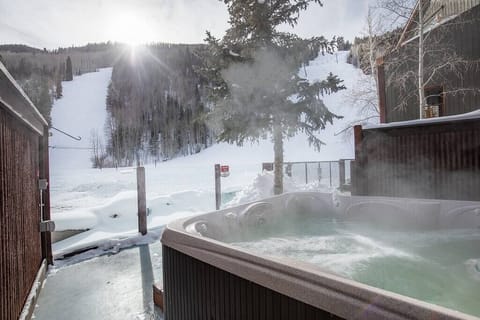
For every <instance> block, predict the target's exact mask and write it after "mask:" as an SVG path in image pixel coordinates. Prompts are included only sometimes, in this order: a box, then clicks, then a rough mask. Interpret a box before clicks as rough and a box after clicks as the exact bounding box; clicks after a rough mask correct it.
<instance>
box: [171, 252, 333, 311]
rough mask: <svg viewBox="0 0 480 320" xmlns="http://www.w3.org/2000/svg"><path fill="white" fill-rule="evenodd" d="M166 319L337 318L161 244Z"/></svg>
mask: <svg viewBox="0 0 480 320" xmlns="http://www.w3.org/2000/svg"><path fill="white" fill-rule="evenodd" d="M163 283H164V290H165V291H164V294H165V296H164V297H165V319H166V320H183V319H185V320H193V319H198V320H236V319H238V320H270V319H271V320H282V319H289V320H290V319H295V320H310V319H340V318H338V317H336V316H334V315H332V314H330V313H328V312H326V311H323V310H319V309H317V308H314V307H312V306H310V305H308V304H305V303H303V302H300V301H298V300H295V299H293V298H291V297H287V296H285V295H282V294H280V293H278V292H275V291H272V290H270V289H267V288H265V287H262V286H259V285H258V284H256V283H253V282H251V281H248V280H245V279H242V278H240V277H237V276H235V275H233V274H230V273H228V272H225V271H223V270H221V269H219V268H216V267H214V266H211V265H209V264H206V263H204V262H201V261H199V260H196V259H194V258H192V257H190V256H188V255H185V254H183V253H181V252H178V251H176V250H174V249H172V248H169V247H167V246H163Z"/></svg>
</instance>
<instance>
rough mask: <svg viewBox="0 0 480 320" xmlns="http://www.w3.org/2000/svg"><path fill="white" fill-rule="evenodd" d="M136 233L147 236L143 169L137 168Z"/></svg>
mask: <svg viewBox="0 0 480 320" xmlns="http://www.w3.org/2000/svg"><path fill="white" fill-rule="evenodd" d="M137 200H138V232H140V233H141V234H142V235H146V234H147V195H146V191H145V168H144V167H137Z"/></svg>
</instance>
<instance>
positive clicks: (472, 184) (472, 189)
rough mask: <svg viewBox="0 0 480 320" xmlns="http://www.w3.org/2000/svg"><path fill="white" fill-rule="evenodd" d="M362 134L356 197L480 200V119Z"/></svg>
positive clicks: (387, 129) (359, 144) (364, 131)
mask: <svg viewBox="0 0 480 320" xmlns="http://www.w3.org/2000/svg"><path fill="white" fill-rule="evenodd" d="M358 134H360V133H358ZM361 135H362V137H363V138H362V139H361V141H358V142H357V146H356V150H358V152H357V155H356V156H357V160H356V165H357V168H356V173H357V174H356V177H355V178H356V179H355V180H354V181H355V186H354V188H353V190H354V193H355V194H357V195H370V196H392V197H411V198H429V199H450V200H471V201H480V192H479V190H480V164H479V161H480V120H478V119H475V120H474V119H470V120H463V121H455V122H447V123H438V124H428V125H421V126H410V127H391V128H381V129H367V130H362V133H361Z"/></svg>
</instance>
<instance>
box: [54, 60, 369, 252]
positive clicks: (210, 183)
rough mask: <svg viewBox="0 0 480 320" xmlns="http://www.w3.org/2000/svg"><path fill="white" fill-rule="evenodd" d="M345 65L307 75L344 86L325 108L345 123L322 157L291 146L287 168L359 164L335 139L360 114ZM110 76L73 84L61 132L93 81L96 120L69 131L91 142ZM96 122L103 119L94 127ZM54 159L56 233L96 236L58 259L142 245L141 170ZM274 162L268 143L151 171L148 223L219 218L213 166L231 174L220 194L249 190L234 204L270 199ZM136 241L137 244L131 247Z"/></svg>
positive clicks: (301, 139) (327, 133)
mask: <svg viewBox="0 0 480 320" xmlns="http://www.w3.org/2000/svg"><path fill="white" fill-rule="evenodd" d="M346 57H347V53H346V52H340V53H337V54H336V55H327V56H320V57H319V58H318V59H316V60H315V61H313V62H312V63H311V64H310V66H309V67H308V68H307V76H308V78H309V79H310V80H322V79H324V78H325V77H326V76H327V74H328V73H329V72H333V73H334V74H337V75H338V76H339V77H340V78H341V79H343V80H344V81H345V85H346V86H347V88H349V90H345V91H343V92H340V93H337V94H335V95H332V96H327V97H326V98H325V103H326V105H327V106H328V107H329V108H330V110H332V111H333V112H334V113H336V114H338V115H343V116H344V117H345V118H344V119H341V120H338V121H336V122H335V123H334V125H333V126H329V127H327V129H326V130H324V131H323V132H322V133H321V134H320V137H321V139H322V140H323V141H324V142H325V143H326V146H324V147H323V148H322V150H321V151H320V152H316V151H314V150H313V149H312V148H310V147H309V145H308V143H307V140H306V137H305V136H304V135H303V134H299V135H298V136H296V137H294V138H292V139H290V140H288V141H286V143H285V161H314V160H338V159H340V158H352V157H353V154H354V153H353V152H354V150H353V144H352V142H351V141H349V140H348V139H345V137H344V136H342V135H339V136H335V132H338V131H340V130H342V129H343V128H344V126H345V125H346V124H347V123H350V122H352V121H353V120H355V117H356V112H355V111H354V110H353V109H352V108H351V107H350V106H348V105H345V101H346V98H345V97H346V95H348V94H349V91H350V90H351V88H352V87H353V86H354V85H355V84H356V83H358V81H359V79H362V77H364V75H363V74H362V73H361V72H360V71H359V70H358V69H355V68H353V66H351V65H349V64H347V63H346ZM337 59H338V63H337ZM110 72H111V71H110V70H102V71H101V72H100V73H97V74H90V75H84V76H81V77H78V78H76V79H75V80H74V81H73V82H72V83H69V84H68V86H67V87H68V88H66V90H65V93H64V98H62V99H61V100H60V101H59V103H57V104H55V106H54V112H53V121H54V124H56V125H57V126H61V123H67V119H71V118H70V114H69V113H68V112H67V109H68V108H70V109H71V110H72V109H76V108H79V106H78V104H79V101H82V100H81V99H84V98H86V96H88V94H87V92H86V91H85V88H87V87H88V84H87V83H88V82H89V81H93V82H95V86H96V89H94V88H90V89H89V90H91V91H92V92H93V90H97V94H98V95H97V96H96V98H95V101H96V104H95V105H96V106H97V107H98V108H97V107H94V104H93V102H92V103H91V104H90V106H91V107H92V108H93V110H91V113H90V115H91V116H92V119H91V121H90V120H88V121H86V122H87V123H88V125H87V124H86V123H85V122H84V123H83V125H80V122H78V126H77V127H73V126H74V124H73V122H75V121H73V122H72V121H71V122H70V123H71V127H69V128H70V130H72V129H73V128H76V130H74V131H76V132H79V133H76V132H75V134H88V132H89V131H87V129H89V128H92V126H99V125H101V121H98V122H96V120H98V119H99V118H101V119H104V117H105V115H104V113H102V112H100V111H99V110H100V109H102V110H105V107H104V104H105V95H106V89H105V88H106V87H107V85H108V82H109V74H110ZM87 91H88V90H87ZM79 92H83V93H79ZM91 98H92V99H93V96H92V97H91ZM102 103H103V105H101V104H102ZM97 104H98V105H97ZM60 108H65V109H64V110H62V111H65V112H60V111H59V110H58V109H60ZM94 117H98V118H96V120H94V119H93V118H94ZM102 121H103V120H102ZM90 124H91V125H92V126H90ZM87 127H89V128H87ZM77 130H78V131H77ZM82 130H83V131H82ZM350 140H351V139H350ZM57 141H58V140H53V141H52V143H51V144H53V143H54V142H55V143H59V142H60V141H58V142H57ZM65 143H66V142H65ZM69 143H72V142H69ZM73 143H74V142H73ZM82 143H85V142H84V141H83V142H82ZM55 151H56V150H54V151H52V161H51V166H52V211H53V218H54V219H55V221H56V224H57V230H67V229H91V230H90V231H88V232H84V233H82V234H80V235H77V236H75V237H72V238H70V239H67V240H64V241H62V242H59V243H56V244H55V245H54V251H56V252H57V254H61V253H62V252H63V253H65V252H68V251H71V250H74V249H78V248H81V247H85V246H93V245H97V244H98V243H105V240H106V239H110V240H111V241H109V242H107V243H109V244H110V243H112V241H113V243H131V242H132V241H138V239H137V238H135V237H137V233H136V227H137V223H136V194H135V188H136V180H135V179H136V176H135V170H134V169H133V168H123V169H119V170H115V169H104V170H95V169H88V166H89V164H88V163H86V162H85V161H86V159H87V158H86V157H85V155H84V154H83V153H79V152H78V151H75V150H64V151H62V153H61V156H59V155H57V156H56V155H55V154H54V152H55ZM80 154H82V157H80ZM70 157H74V158H75V157H78V159H76V160H75V161H78V162H73V160H72V161H67V160H66V159H68V158H70ZM272 160H273V144H272V142H271V141H269V140H263V141H260V142H259V143H258V144H253V145H249V144H247V145H244V146H242V147H238V146H234V145H228V144H225V143H221V144H217V145H214V146H212V147H210V148H208V149H206V150H204V151H202V152H200V153H199V154H196V155H192V156H188V157H182V158H177V159H174V160H171V161H168V162H162V163H159V164H157V166H154V165H148V166H146V180H147V206H148V207H149V209H150V210H151V214H150V216H149V218H148V225H149V227H150V228H155V227H161V226H163V225H165V224H166V223H168V222H169V221H171V220H173V219H177V218H179V217H183V216H188V215H192V214H198V213H201V212H205V211H210V210H213V209H214V193H213V189H214V177H213V165H214V164H215V163H222V164H229V165H230V166H231V175H230V177H228V178H226V179H222V190H223V191H224V192H229V191H239V190H243V191H242V192H240V193H239V195H240V196H239V197H237V198H235V199H234V202H235V203H236V202H240V201H246V200H253V199H255V198H256V197H262V196H268V195H269V194H270V193H271V190H270V187H269V186H271V183H272V179H271V177H270V176H258V175H259V173H260V171H261V163H262V162H271V161H272ZM74 165H78V167H77V168H78V169H73V168H75V167H74ZM318 187H319V186H318V185H317V186H315V185H314V186H307V188H318ZM298 188H305V186H303V185H299V184H296V182H295V181H287V182H286V189H287V190H295V189H298ZM260 189H261V190H260ZM232 204H234V203H232ZM132 237H134V239H136V240H132ZM112 239H113V240H112Z"/></svg>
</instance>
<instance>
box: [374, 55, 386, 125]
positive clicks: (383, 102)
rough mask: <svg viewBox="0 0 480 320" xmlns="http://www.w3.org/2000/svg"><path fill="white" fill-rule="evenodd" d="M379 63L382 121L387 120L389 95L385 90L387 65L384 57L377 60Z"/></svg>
mask: <svg viewBox="0 0 480 320" xmlns="http://www.w3.org/2000/svg"><path fill="white" fill-rule="evenodd" d="M376 65H377V83H378V102H379V111H380V123H385V122H386V121H387V106H386V104H387V96H386V92H385V66H384V62H383V57H380V58H378V59H377V61H376Z"/></svg>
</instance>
